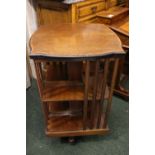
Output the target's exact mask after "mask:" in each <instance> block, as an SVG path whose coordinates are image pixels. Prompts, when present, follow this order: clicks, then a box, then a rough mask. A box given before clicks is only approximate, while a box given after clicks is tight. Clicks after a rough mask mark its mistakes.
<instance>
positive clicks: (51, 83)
mask: <svg viewBox="0 0 155 155" xmlns="http://www.w3.org/2000/svg"><path fill="white" fill-rule="evenodd" d="M30 46H31V49H32V52H31V54H30V57H31V58H32V59H33V60H34V62H35V68H36V73H37V82H38V89H39V94H40V98H41V101H42V103H41V104H42V108H43V112H44V116H45V133H46V134H47V135H48V136H57V137H69V136H71V137H72V136H84V135H97V134H102V135H104V134H106V133H107V132H108V131H109V127H108V118H109V114H110V109H111V103H112V95H113V90H114V86H115V80H116V74H117V68H118V63H119V59H120V58H121V57H122V56H123V55H124V52H123V49H122V47H121V42H120V39H119V38H118V37H117V35H116V34H115V33H114V32H112V30H110V29H109V28H108V27H107V26H105V25H103V24H63V25H62V24H52V25H48V26H42V27H40V28H39V29H38V30H37V31H36V32H35V33H34V34H33V35H32V37H31V40H30ZM111 64H113V65H111ZM111 66H113V67H112V68H111ZM92 68H93V69H92ZM109 71H112V76H111V79H110V83H109V80H108V79H109Z"/></svg>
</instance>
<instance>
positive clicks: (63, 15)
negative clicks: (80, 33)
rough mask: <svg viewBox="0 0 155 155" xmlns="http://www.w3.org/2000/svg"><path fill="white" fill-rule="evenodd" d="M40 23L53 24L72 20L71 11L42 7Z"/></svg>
mask: <svg viewBox="0 0 155 155" xmlns="http://www.w3.org/2000/svg"><path fill="white" fill-rule="evenodd" d="M39 16H40V23H39V25H45V24H53V23H67V22H71V17H70V13H69V11H61V12H59V11H54V10H49V9H44V8H41V9H40V12H39Z"/></svg>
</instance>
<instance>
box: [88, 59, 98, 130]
mask: <svg viewBox="0 0 155 155" xmlns="http://www.w3.org/2000/svg"><path fill="white" fill-rule="evenodd" d="M98 69H99V60H97V61H96V63H95V76H94V85H93V86H94V88H93V100H92V106H91V116H90V123H91V124H90V128H93V126H94V116H95V109H96V108H95V104H96V97H97V86H98Z"/></svg>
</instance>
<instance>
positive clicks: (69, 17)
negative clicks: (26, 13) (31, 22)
mask: <svg viewBox="0 0 155 155" xmlns="http://www.w3.org/2000/svg"><path fill="white" fill-rule="evenodd" d="M105 1H106V0H85V1H82V2H76V3H71V4H69V3H64V2H62V1H51V0H38V1H37V7H36V9H37V16H38V18H37V19H38V25H45V24H52V23H68V22H69V23H81V22H82V23H92V22H96V14H97V13H99V12H101V11H103V10H105V9H106V2H105Z"/></svg>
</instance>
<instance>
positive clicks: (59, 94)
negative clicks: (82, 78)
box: [42, 81, 109, 102]
mask: <svg viewBox="0 0 155 155" xmlns="http://www.w3.org/2000/svg"><path fill="white" fill-rule="evenodd" d="M108 95H109V89H108V87H106V93H105V99H107V98H108ZM100 96H101V94H100V93H98V94H97V100H99V99H100ZM83 100H84V85H83V83H80V82H76V81H67V82H66V81H56V82H46V83H45V86H44V90H43V95H42V101H43V102H50V101H83ZM88 100H92V93H91V92H89V94H88Z"/></svg>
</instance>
